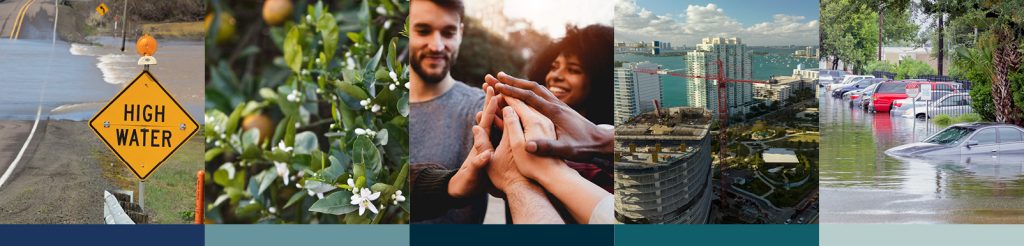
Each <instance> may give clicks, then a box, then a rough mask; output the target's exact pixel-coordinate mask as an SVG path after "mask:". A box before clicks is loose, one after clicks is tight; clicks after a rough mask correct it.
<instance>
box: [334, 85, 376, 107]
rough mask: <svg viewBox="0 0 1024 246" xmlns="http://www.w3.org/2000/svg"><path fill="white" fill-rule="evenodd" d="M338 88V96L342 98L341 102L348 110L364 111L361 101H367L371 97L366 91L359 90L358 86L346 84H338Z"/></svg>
mask: <svg viewBox="0 0 1024 246" xmlns="http://www.w3.org/2000/svg"><path fill="white" fill-rule="evenodd" d="M337 86H338V90H337V93H336V94H337V95H338V98H340V99H341V101H342V102H344V103H345V106H346V107H347V108H348V109H351V110H358V109H362V108H363V106H362V105H360V104H359V101H362V100H365V99H367V98H369V97H370V96H369V95H367V94H366V91H363V89H362V88H359V87H358V86H355V85H352V84H349V83H346V82H341V83H338V84H337Z"/></svg>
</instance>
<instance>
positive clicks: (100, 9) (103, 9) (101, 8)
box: [96, 3, 109, 16]
mask: <svg viewBox="0 0 1024 246" xmlns="http://www.w3.org/2000/svg"><path fill="white" fill-rule="evenodd" d="M107 11H109V9H107V5H106V4H104V3H100V6H96V13H97V14H100V16H104V15H107Z"/></svg>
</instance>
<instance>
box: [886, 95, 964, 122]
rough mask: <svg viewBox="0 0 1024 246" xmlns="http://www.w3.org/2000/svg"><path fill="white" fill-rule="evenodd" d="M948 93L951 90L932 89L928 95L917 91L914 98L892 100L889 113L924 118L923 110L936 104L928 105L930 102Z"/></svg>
mask: <svg viewBox="0 0 1024 246" xmlns="http://www.w3.org/2000/svg"><path fill="white" fill-rule="evenodd" d="M950 93H952V92H949V91H932V92H930V95H926V94H925V93H917V96H915V97H914V98H904V99H900V100H896V101H893V103H892V111H891V112H890V114H891V115H892V116H903V117H908V118H914V117H918V118H924V116H925V114H926V112H925V110H927V109H928V108H929V106H938V105H930V104H932V102H936V101H937V100H938V99H939V98H942V97H944V96H946V95H949V94H950Z"/></svg>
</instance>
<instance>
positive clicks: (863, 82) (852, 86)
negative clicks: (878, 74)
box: [832, 78, 888, 98]
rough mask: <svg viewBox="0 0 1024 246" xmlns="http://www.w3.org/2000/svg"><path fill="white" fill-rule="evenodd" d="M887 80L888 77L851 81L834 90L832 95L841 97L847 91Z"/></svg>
mask: <svg viewBox="0 0 1024 246" xmlns="http://www.w3.org/2000/svg"><path fill="white" fill-rule="evenodd" d="M887 80H888V79H884V78H863V79H860V80H857V81H856V82H853V83H850V84H847V85H843V86H841V87H839V88H836V89H835V90H833V91H832V96H833V97H840V98H842V97H843V94H846V92H849V91H852V90H857V89H863V88H867V87H868V86H871V85H873V84H877V83H881V82H884V81H887Z"/></svg>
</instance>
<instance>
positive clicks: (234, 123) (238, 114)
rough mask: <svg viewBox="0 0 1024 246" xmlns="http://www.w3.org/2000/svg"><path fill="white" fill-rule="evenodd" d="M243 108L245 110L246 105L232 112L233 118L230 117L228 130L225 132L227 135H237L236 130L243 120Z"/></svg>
mask: <svg viewBox="0 0 1024 246" xmlns="http://www.w3.org/2000/svg"><path fill="white" fill-rule="evenodd" d="M243 108H245V104H238V106H237V107H235V111H232V112H231V116H229V117H228V124H227V129H225V131H224V133H225V134H228V135H231V134H235V130H237V129H238V121H239V120H241V119H242V109H243Z"/></svg>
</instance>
